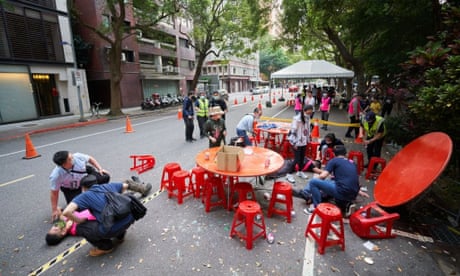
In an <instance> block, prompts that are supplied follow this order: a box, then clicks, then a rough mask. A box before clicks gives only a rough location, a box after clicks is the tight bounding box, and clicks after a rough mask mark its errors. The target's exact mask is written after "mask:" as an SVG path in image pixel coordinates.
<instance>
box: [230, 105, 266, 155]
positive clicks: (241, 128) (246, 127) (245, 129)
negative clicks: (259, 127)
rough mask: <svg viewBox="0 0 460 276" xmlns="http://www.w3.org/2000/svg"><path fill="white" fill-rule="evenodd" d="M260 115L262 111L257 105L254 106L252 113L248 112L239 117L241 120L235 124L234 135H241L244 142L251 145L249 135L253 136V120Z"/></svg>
mask: <svg viewBox="0 0 460 276" xmlns="http://www.w3.org/2000/svg"><path fill="white" fill-rule="evenodd" d="M260 116H262V111H261V110H259V109H258V108H257V107H256V108H254V111H253V113H248V114H246V115H244V116H243V118H241V120H240V121H239V122H238V124H237V125H236V135H238V137H243V140H244V144H245V145H246V146H252V142H251V139H249V135H248V134H250V135H251V136H254V122H255V121H257V119H259V118H260Z"/></svg>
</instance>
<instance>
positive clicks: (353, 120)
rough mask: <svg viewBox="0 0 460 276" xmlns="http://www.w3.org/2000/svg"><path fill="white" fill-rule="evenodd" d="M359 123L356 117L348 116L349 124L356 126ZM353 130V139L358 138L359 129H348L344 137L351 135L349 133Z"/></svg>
mask: <svg viewBox="0 0 460 276" xmlns="http://www.w3.org/2000/svg"><path fill="white" fill-rule="evenodd" d="M358 123H359V118H357V117H356V116H350V124H358ZM353 129H354V130H355V138H357V137H358V135H359V127H348V130H347V134H345V136H349V135H351V132H352V131H353Z"/></svg>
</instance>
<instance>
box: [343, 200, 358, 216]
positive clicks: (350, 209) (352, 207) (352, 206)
mask: <svg viewBox="0 0 460 276" xmlns="http://www.w3.org/2000/svg"><path fill="white" fill-rule="evenodd" d="M354 211H356V204H354V203H349V204H348V205H347V207H346V208H345V217H346V218H348V217H349V216H350V215H351V214H352V213H353V212H354Z"/></svg>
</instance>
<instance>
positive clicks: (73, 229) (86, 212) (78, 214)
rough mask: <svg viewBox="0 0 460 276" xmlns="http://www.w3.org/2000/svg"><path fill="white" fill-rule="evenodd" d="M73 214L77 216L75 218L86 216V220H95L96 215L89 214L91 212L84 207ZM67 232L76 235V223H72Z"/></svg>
mask: <svg viewBox="0 0 460 276" xmlns="http://www.w3.org/2000/svg"><path fill="white" fill-rule="evenodd" d="M74 215H75V216H76V217H77V218H87V219H88V220H96V217H95V216H93V214H91V212H90V211H89V210H88V209H86V210H83V211H81V212H77V211H75V212H74ZM69 234H70V235H72V236H76V235H77V224H76V223H75V222H74V223H72V226H71V227H70V229H69Z"/></svg>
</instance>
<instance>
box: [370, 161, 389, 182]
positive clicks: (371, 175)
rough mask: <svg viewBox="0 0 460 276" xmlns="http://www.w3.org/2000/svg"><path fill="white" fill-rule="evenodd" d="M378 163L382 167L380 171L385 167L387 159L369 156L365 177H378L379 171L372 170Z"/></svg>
mask: <svg viewBox="0 0 460 276" xmlns="http://www.w3.org/2000/svg"><path fill="white" fill-rule="evenodd" d="M379 164H380V166H381V167H382V169H381V171H383V169H385V166H386V164H387V161H386V160H385V159H383V158H380V157H375V156H374V157H371V160H370V161H369V166H367V172H366V179H370V178H371V177H373V178H375V179H377V177H379V175H380V172H381V171H379V172H378V171H376V170H374V168H375V167H376V166H377V165H379Z"/></svg>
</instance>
